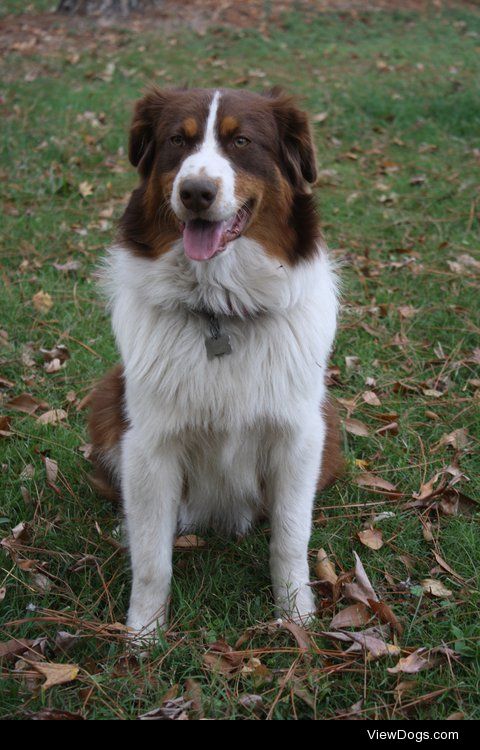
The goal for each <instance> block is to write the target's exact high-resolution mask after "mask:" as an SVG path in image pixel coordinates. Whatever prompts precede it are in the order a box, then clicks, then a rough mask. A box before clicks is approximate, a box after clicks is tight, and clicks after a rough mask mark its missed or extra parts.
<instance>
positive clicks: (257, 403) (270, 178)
mask: <svg viewBox="0 0 480 750" xmlns="http://www.w3.org/2000/svg"><path fill="white" fill-rule="evenodd" d="M129 158H130V161H131V163H132V165H133V166H134V167H136V168H137V169H138V173H139V178H140V182H139V186H138V187H137V188H136V190H134V191H133V193H132V195H131V198H130V201H129V203H128V205H127V208H126V210H125V212H124V214H123V217H122V219H121V221H120V230H119V238H118V242H117V244H116V245H115V246H114V247H113V248H111V250H110V251H109V253H108V256H107V258H106V262H105V270H104V274H103V277H104V284H105V288H106V290H107V293H108V297H109V301H110V310H111V315H112V323H113V330H114V333H115V337H116V341H117V344H118V348H119V350H120V358H121V365H119V366H117V367H116V369H114V370H113V371H112V372H110V373H108V374H107V375H106V376H105V377H104V379H103V380H102V381H101V382H100V384H99V385H98V387H97V388H96V390H95V391H94V393H93V396H92V410H91V416H90V431H91V438H92V443H93V447H94V456H95V461H96V465H97V471H98V474H97V482H101V483H102V485H103V487H104V488H105V487H106V486H107V484H108V486H109V487H110V489H111V491H116V492H117V493H118V495H119V496H121V500H122V504H123V509H124V513H125V522H126V529H127V534H128V544H129V549H130V556H131V564H132V573H133V582H132V591H131V598H130V608H129V614H128V625H129V626H130V628H131V629H132V631H133V632H142V633H152V632H155V629H156V628H157V627H165V626H166V623H167V617H168V600H169V591H170V582H171V576H172V544H173V540H174V538H175V535H176V534H178V533H179V532H180V533H191V532H194V531H197V530H199V529H204V528H205V527H210V528H214V529H217V530H219V531H220V532H222V533H228V534H234V535H242V534H245V533H246V532H247V531H248V530H249V529H250V527H251V526H252V524H254V523H255V522H256V521H257V520H259V519H260V518H267V519H268V522H269V527H270V532H271V542H270V570H271V578H272V585H273V594H274V599H275V606H276V609H277V612H278V615H279V616H283V617H286V618H292V619H294V620H296V621H301V622H307V621H308V620H309V619H310V618H311V617H312V615H313V614H314V613H315V602H314V597H313V594H312V589H311V587H310V584H309V568H308V558H307V555H308V543H309V538H310V533H311V522H312V508H313V502H314V498H315V493H316V491H317V490H318V489H322V488H323V487H325V486H326V485H327V484H329V483H330V482H331V481H332V480H333V479H334V478H335V476H336V475H337V474H338V471H339V468H340V466H341V462H342V459H341V453H340V445H339V435H338V428H337V424H336V415H335V412H334V410H333V407H332V405H331V404H330V403H329V401H328V398H327V392H326V384H325V375H326V369H327V363H328V358H329V354H330V351H331V348H332V344H333V340H334V336H335V328H336V319H337V306H338V303H337V283H336V278H335V273H334V271H333V270H332V265H331V261H330V260H329V258H328V255H327V251H326V248H325V246H324V243H323V241H322V236H321V232H320V229H319V222H318V218H317V214H316V210H315V201H314V198H313V196H312V191H311V186H312V185H313V183H314V182H315V180H316V161H315V150H314V145H313V141H312V132H311V128H310V125H309V121H308V117H307V115H306V114H305V113H304V112H302V111H301V110H300V109H298V107H297V105H296V104H295V102H294V101H293V100H292V99H291V98H290V97H289V96H287V95H285V94H284V93H282V92H280V91H277V90H274V91H272V92H270V93H269V94H265V95H261V94H256V93H250V92H247V91H235V90H230V89H218V90H213V89H212V90H209V89H191V90H165V91H164V90H160V89H157V88H154V89H152V90H151V91H149V93H147V94H146V96H144V98H143V99H141V100H140V101H139V102H138V103H137V105H136V108H135V113H134V117H133V123H132V127H131V132H130V142H129Z"/></svg>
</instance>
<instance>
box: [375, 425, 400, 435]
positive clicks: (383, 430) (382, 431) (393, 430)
mask: <svg viewBox="0 0 480 750" xmlns="http://www.w3.org/2000/svg"><path fill="white" fill-rule="evenodd" d="M375 432H376V434H377V435H389V434H391V435H398V422H389V423H388V424H386V425H384V426H383V427H379V428H378V430H375Z"/></svg>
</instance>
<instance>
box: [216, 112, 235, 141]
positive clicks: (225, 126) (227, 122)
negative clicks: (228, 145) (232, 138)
mask: <svg viewBox="0 0 480 750" xmlns="http://www.w3.org/2000/svg"><path fill="white" fill-rule="evenodd" d="M238 128H239V122H238V120H237V118H236V117H233V116H232V115H227V116H226V117H224V118H223V120H222V123H221V125H220V135H221V136H223V137H224V138H226V137H227V136H229V135H232V133H234V132H235V131H236V130H238Z"/></svg>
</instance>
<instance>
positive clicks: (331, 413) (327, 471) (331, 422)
mask: <svg viewBox="0 0 480 750" xmlns="http://www.w3.org/2000/svg"><path fill="white" fill-rule="evenodd" d="M322 411H323V415H324V417H325V421H326V427H327V434H326V437H325V445H324V448H323V457H322V471H321V474H320V477H319V479H318V483H317V491H318V492H320V491H321V490H324V489H325V488H326V487H329V486H330V485H331V484H333V482H335V480H336V479H339V478H340V477H341V476H342V474H343V473H344V471H345V459H344V457H343V453H342V448H341V432H340V420H339V417H338V412H337V408H336V406H335V405H334V403H333V402H332V401H331V400H330V399H327V400H326V401H325V403H324V405H323V410H322Z"/></svg>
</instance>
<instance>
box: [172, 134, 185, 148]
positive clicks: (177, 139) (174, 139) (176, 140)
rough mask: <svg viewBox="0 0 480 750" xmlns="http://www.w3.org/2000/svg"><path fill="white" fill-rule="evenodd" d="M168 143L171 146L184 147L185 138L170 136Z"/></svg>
mask: <svg viewBox="0 0 480 750" xmlns="http://www.w3.org/2000/svg"><path fill="white" fill-rule="evenodd" d="M170 143H171V144H172V145H173V146H184V145H185V138H184V137H183V135H172V137H171V138H170Z"/></svg>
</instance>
